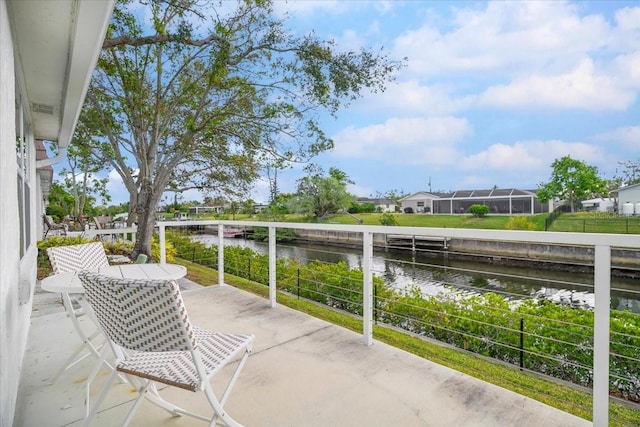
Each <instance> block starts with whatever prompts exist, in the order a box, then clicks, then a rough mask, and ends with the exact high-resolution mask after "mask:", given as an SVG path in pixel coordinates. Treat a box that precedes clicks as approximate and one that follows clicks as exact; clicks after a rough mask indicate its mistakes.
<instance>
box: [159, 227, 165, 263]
mask: <svg viewBox="0 0 640 427" xmlns="http://www.w3.org/2000/svg"><path fill="white" fill-rule="evenodd" d="M158 222H160V221H158ZM165 231H166V230H165V225H164V224H163V223H161V222H160V224H158V235H159V237H158V238H159V239H160V264H166V263H167V234H166V232H165Z"/></svg>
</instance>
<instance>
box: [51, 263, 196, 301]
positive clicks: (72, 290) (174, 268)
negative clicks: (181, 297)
mask: <svg viewBox="0 0 640 427" xmlns="http://www.w3.org/2000/svg"><path fill="white" fill-rule="evenodd" d="M98 272H99V273H100V274H104V275H106V276H113V277H120V278H127V279H166V280H169V279H174V280H175V279H179V278H181V277H184V276H185V275H186V274H187V268H186V267H184V266H182V265H177V264H121V265H111V266H109V267H102V268H100V269H99V270H98ZM40 285H41V286H42V289H43V290H45V291H48V292H57V293H68V294H82V293H84V288H83V287H82V283H81V282H80V278H79V277H78V272H77V271H71V272H68V273H60V274H54V275H51V276H49V277H45V278H44V279H42V280H41V281H40Z"/></svg>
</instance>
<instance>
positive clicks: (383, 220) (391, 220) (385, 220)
mask: <svg viewBox="0 0 640 427" xmlns="http://www.w3.org/2000/svg"><path fill="white" fill-rule="evenodd" d="M379 221H380V224H382V225H398V221H396V217H395V216H394V215H393V214H391V213H389V212H385V213H383V214H382V215H380V219H379Z"/></svg>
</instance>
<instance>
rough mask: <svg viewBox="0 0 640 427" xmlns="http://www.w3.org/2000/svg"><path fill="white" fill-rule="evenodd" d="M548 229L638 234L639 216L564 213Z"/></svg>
mask: <svg viewBox="0 0 640 427" xmlns="http://www.w3.org/2000/svg"><path fill="white" fill-rule="evenodd" d="M549 231H571V232H575V233H618V234H640V218H639V217H637V216H630V217H622V216H616V215H614V214H605V213H598V212H578V213H575V214H570V213H564V214H562V215H560V216H559V217H558V218H557V219H556V220H555V221H554V222H553V224H551V228H550V229H549Z"/></svg>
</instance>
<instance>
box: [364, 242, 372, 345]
mask: <svg viewBox="0 0 640 427" xmlns="http://www.w3.org/2000/svg"><path fill="white" fill-rule="evenodd" d="M372 258H373V233H371V232H363V233H362V281H363V283H362V299H363V301H362V335H363V343H364V345H371V344H373V273H372V271H371V259H372Z"/></svg>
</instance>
